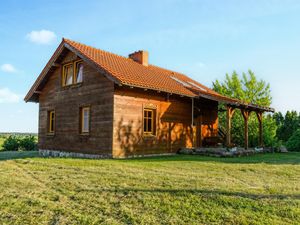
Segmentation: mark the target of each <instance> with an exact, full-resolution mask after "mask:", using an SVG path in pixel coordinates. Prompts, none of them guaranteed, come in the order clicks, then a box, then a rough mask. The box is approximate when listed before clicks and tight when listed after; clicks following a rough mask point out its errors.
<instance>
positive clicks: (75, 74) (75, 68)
mask: <svg viewBox="0 0 300 225" xmlns="http://www.w3.org/2000/svg"><path fill="white" fill-rule="evenodd" d="M78 64H82V65H83V60H82V59H79V60H75V61H72V62H68V63H65V64H63V65H62V73H61V74H62V75H61V78H62V79H61V84H62V87H69V86H72V85H76V84H81V83H83V74H82V81H81V82H77V72H78V69H77V66H78ZM69 66H70V67H71V68H72V69H73V74H72V83H71V84H66V80H67V79H66V78H67V76H66V68H67V67H69ZM83 66H84V65H83Z"/></svg>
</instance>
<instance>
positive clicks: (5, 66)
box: [1, 63, 17, 73]
mask: <svg viewBox="0 0 300 225" xmlns="http://www.w3.org/2000/svg"><path fill="white" fill-rule="evenodd" d="M1 70H2V71H3V72H6V73H15V72H17V70H16V68H15V67H14V66H13V65H11V64H9V63H6V64H3V65H2V66H1Z"/></svg>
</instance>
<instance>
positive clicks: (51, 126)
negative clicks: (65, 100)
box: [47, 109, 56, 134]
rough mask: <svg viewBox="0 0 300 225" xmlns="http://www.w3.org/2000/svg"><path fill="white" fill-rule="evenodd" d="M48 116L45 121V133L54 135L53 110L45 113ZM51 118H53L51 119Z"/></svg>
mask: <svg viewBox="0 0 300 225" xmlns="http://www.w3.org/2000/svg"><path fill="white" fill-rule="evenodd" d="M47 114H48V119H47V126H48V127H47V133H48V134H54V133H55V119H56V118H55V117H56V116H55V110H54V109H53V110H49V111H48V112H47ZM52 116H53V118H52Z"/></svg>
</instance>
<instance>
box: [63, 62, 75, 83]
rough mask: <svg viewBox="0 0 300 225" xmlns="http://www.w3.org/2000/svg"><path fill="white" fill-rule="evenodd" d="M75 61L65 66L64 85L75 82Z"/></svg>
mask: <svg viewBox="0 0 300 225" xmlns="http://www.w3.org/2000/svg"><path fill="white" fill-rule="evenodd" d="M73 73H74V72H73V63H68V64H66V65H64V66H63V77H62V78H63V79H62V81H63V82H62V83H63V86H68V85H72V84H73V76H74V75H73Z"/></svg>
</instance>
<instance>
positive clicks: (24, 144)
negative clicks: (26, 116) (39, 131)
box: [19, 135, 37, 151]
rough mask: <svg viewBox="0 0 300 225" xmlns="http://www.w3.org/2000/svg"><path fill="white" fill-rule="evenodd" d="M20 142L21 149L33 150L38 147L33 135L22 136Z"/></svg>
mask: <svg viewBox="0 0 300 225" xmlns="http://www.w3.org/2000/svg"><path fill="white" fill-rule="evenodd" d="M19 143H20V145H19V147H20V150H23V151H33V150H36V147H37V146H36V140H35V137H34V136H31V135H29V136H25V137H23V138H20V139H19Z"/></svg>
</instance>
